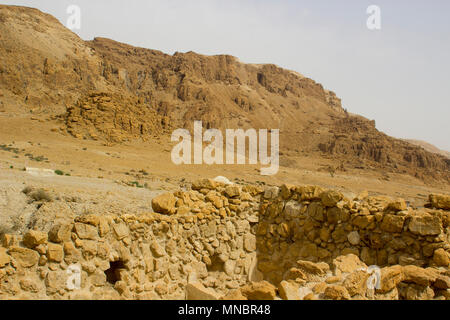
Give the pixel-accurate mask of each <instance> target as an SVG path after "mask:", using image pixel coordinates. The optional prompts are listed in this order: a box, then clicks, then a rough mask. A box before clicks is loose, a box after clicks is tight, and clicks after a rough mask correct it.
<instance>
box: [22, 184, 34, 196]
mask: <svg viewBox="0 0 450 320" xmlns="http://www.w3.org/2000/svg"><path fill="white" fill-rule="evenodd" d="M32 191H34V188H33V187H30V186H26V187H25V188H24V189H23V190H22V192H23V193H25V194H26V195H28V194H29V193H30V192H32Z"/></svg>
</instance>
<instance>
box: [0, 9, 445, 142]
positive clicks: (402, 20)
mask: <svg viewBox="0 0 450 320" xmlns="http://www.w3.org/2000/svg"><path fill="white" fill-rule="evenodd" d="M0 3H2V4H16V5H25V6H30V7H35V8H38V9H40V10H42V11H44V12H47V13H50V14H52V15H54V16H55V17H56V18H58V19H59V20H60V21H61V22H62V23H63V24H66V22H67V18H68V16H69V15H68V14H67V13H66V9H67V7H68V6H69V5H71V4H76V5H78V6H79V7H80V8H81V29H80V30H74V31H75V32H76V33H78V34H79V35H80V37H81V38H83V39H85V40H91V39H93V38H94V37H96V36H101V37H107V38H111V39H114V40H117V41H121V42H125V43H129V44H132V45H135V46H140V47H145V48H151V49H157V50H161V51H163V52H166V53H169V54H172V53H174V52H176V51H180V52H186V51H195V52H198V53H202V54H223V53H226V54H231V55H233V56H236V57H238V58H239V59H240V60H241V61H243V62H248V63H275V64H277V65H279V66H281V67H284V68H288V69H292V70H295V71H298V72H300V73H302V74H304V75H305V76H307V77H310V78H312V79H314V80H316V81H317V82H320V83H322V84H323V85H324V87H325V88H327V89H330V90H333V91H335V92H336V94H337V95H338V96H339V97H340V98H342V102H343V106H344V107H345V108H347V109H348V110H349V111H350V112H353V113H358V114H361V115H363V116H365V117H367V118H370V119H375V120H376V123H377V128H378V129H380V130H381V131H384V132H386V133H387V134H389V135H392V136H395V137H399V138H412V139H420V140H425V141H428V142H430V143H432V144H434V145H436V146H437V147H439V148H441V149H446V150H450V98H449V94H450V18H449V16H450V1H448V0H434V1H425V0H421V1H419V0H395V1H392V0H371V1H367V0H346V1H345V2H344V1H336V0H308V1H300V0H298V1H294V0H291V1H289V0H278V1H276V0H273V1H268V0H239V1H237V0H227V1H219V0H217V1H216V0H191V1H186V0H184V1H183V0H180V1H178V0H148V1H142V0H141V1H139V0H127V1H119V0H95V1H94V0H71V1H67V0H39V1H38V0H23V1H21V0H17V1H2V0H0ZM372 4H374V5H378V6H379V7H380V8H381V19H382V20H381V30H378V31H370V30H368V29H367V27H366V20H367V18H368V15H367V13H366V9H367V7H368V6H369V5H372Z"/></svg>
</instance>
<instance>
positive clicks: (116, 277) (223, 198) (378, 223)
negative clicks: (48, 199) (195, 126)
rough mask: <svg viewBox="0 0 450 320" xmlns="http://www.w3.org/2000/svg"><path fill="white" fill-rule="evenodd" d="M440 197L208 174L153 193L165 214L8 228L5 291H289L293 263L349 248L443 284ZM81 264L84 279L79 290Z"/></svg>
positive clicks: (445, 217)
mask: <svg viewBox="0 0 450 320" xmlns="http://www.w3.org/2000/svg"><path fill="white" fill-rule="evenodd" d="M430 200H431V202H432V203H431V206H434V207H438V208H440V209H425V208H424V209H421V210H413V209H411V208H408V207H407V205H406V203H405V202H404V201H403V200H401V199H395V200H392V199H389V198H386V197H367V196H364V195H361V196H359V197H358V198H356V199H352V200H350V199H346V198H345V197H344V196H343V195H342V194H340V193H338V192H335V191H331V190H323V189H321V188H320V187H314V186H287V185H283V186H281V187H280V188H278V187H267V188H265V189H264V190H263V189H262V188H260V187H258V186H252V185H236V184H233V185H225V184H223V183H219V182H216V181H213V180H208V179H205V180H201V181H198V182H195V183H194V184H193V185H192V190H188V191H181V190H180V191H177V192H174V193H168V194H163V195H161V196H158V197H157V198H154V199H153V200H152V207H153V209H154V211H155V213H148V214H142V215H129V214H123V215H121V216H110V215H93V214H90V215H83V216H78V217H77V218H76V219H75V220H74V221H73V223H70V224H55V225H54V226H53V227H52V228H51V230H50V231H49V232H43V231H40V230H30V231H28V232H27V233H26V234H24V235H23V236H18V235H3V236H2V246H1V247H0V299H14V298H19V299H77V298H78V299H185V298H188V299H195V298H208V299H217V298H220V297H225V298H229V299H234V298H249V299H250V298H255V299H257V298H274V297H275V295H277V294H280V296H281V297H282V298H289V297H288V295H287V294H286V286H288V287H289V286H292V285H293V284H292V283H291V284H286V281H285V280H286V279H287V278H289V277H291V278H293V279H295V278H296V277H292V272H293V269H294V271H295V270H296V269H295V267H299V265H301V266H303V267H302V268H303V271H305V265H307V266H309V264H308V263H310V264H314V263H319V265H320V266H321V267H317V266H316V267H315V268H319V269H320V268H322V267H323V266H327V268H325V269H326V270H328V271H329V270H330V267H329V266H332V265H336V264H339V263H338V262H339V261H341V260H342V259H343V258H342V257H341V256H345V257H350V256H353V255H351V254H354V257H355V258H356V259H358V257H359V258H360V259H361V260H362V262H358V263H357V264H361V265H366V266H368V265H373V264H376V265H378V266H380V267H383V266H388V265H397V264H400V265H415V266H416V267H417V268H419V269H420V268H426V267H432V268H441V269H439V270H440V271H439V270H438V269H436V270H438V271H436V272H437V273H436V276H435V277H434V278H433V279H434V280H433V281H432V282H430V283H435V282H436V281H437V280H436V279H437V278H438V277H441V278H442V277H444V276H445V277H447V276H448V264H449V254H448V252H449V250H450V246H449V232H448V231H449V227H448V226H449V211H448V210H449V209H450V208H449V206H448V205H449V203H448V202H449V201H448V197H445V196H443V197H442V196H433V197H430ZM444 209H445V210H444ZM336 261H338V262H336ZM74 265H75V266H77V265H78V266H80V269H81V288H80V289H74V290H71V289H70V287H68V285H67V280H68V277H69V275H70V273H69V270H71V268H72V267H73V266H74ZM308 268H309V269H310V267H308ZM308 268H306V269H308ZM389 270H390V269H389ZM420 270H422V269H420ZM423 270H426V269H423ZM328 271H327V272H328ZM327 272H324V275H325V273H326V274H327V276H328V277H329V276H334V275H332V274H330V272H328V273H327ZM441 272H444V273H445V272H446V274H445V275H441ZM287 274H288V275H289V274H291V275H290V276H287ZM441 278H439V279H441ZM263 279H264V280H267V282H266V281H262V282H261V280H263ZM402 279H403V278H402ZM442 279H444V280H445V281H444V280H442V281H444V285H443V284H442V281H441V280H439V281H440V282H438V287H439V288H438V289H439V290H441V291H442V290H444V291H445V290H447V291H446V292H448V288H446V286H447V285H450V280H449V281H448V282H446V281H447V278H442ZM297 280H299V279H297ZM302 281H303V280H302ZM302 281H297V282H296V285H297V287H296V288H297V289H296V290H297V291H298V290H299V285H300V284H301V283H302ZM430 281H431V280H430ZM275 286H278V287H279V289H274V288H276V287H275ZM430 286H432V284H430ZM268 288H269V289H268ZM428 288H429V287H428V286H427V287H426V290H428ZM433 288H434V287H433ZM323 289H324V290H323V291H325V287H324V288H323ZM333 290H334V289H330V290H328V291H330V292H331V293H330V292H328V293H329V294H330V295H329V296H325V298H329V297H333V292H334V291H333ZM423 290H425V289H423ZM423 290H422V291H423ZM429 290H431V289H429ZM433 290H434V289H433ZM422 291H421V292H422ZM255 292H256V293H255ZM424 292H425V291H424ZM427 292H428V291H427ZM294 296H295V295H294ZM397 297H398V294H397Z"/></svg>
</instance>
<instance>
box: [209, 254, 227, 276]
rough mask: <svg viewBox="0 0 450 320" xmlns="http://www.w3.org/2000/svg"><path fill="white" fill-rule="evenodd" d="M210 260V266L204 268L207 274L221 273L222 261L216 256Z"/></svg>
mask: <svg viewBox="0 0 450 320" xmlns="http://www.w3.org/2000/svg"><path fill="white" fill-rule="evenodd" d="M210 259H211V265H209V266H206V268H207V269H208V272H214V271H220V272H222V271H223V261H222V260H221V259H220V258H219V256H218V255H217V254H215V255H213V256H211V257H210Z"/></svg>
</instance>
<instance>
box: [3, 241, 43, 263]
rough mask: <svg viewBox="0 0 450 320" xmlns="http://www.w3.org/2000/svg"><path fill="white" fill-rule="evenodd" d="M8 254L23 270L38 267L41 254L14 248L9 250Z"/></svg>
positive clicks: (26, 249)
mask: <svg viewBox="0 0 450 320" xmlns="http://www.w3.org/2000/svg"><path fill="white" fill-rule="evenodd" d="M8 253H9V255H10V256H11V257H13V258H14V260H16V261H17V262H18V263H19V264H20V265H21V266H22V267H23V268H30V267H32V266H34V265H36V264H37V263H38V261H39V253H37V252H36V251H34V250H31V249H28V248H22V247H16V246H13V247H11V248H9V250H8Z"/></svg>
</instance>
